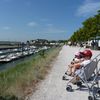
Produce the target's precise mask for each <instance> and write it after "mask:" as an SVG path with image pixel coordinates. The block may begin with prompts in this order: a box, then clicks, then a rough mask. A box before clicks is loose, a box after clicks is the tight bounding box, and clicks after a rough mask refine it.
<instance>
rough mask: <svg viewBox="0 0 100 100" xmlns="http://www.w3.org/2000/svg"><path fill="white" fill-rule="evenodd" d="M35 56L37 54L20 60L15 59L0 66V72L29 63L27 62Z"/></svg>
mask: <svg viewBox="0 0 100 100" xmlns="http://www.w3.org/2000/svg"><path fill="white" fill-rule="evenodd" d="M36 55H37V54H32V55H30V56H26V57H24V58H20V59H17V60H14V61H11V62H8V63H4V64H0V71H4V70H7V69H8V68H12V67H15V66H16V65H17V64H20V63H22V62H26V61H29V60H31V59H33V58H34V57H35V56H36Z"/></svg>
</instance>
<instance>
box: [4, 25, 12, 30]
mask: <svg viewBox="0 0 100 100" xmlns="http://www.w3.org/2000/svg"><path fill="white" fill-rule="evenodd" d="M9 29H11V27H9V26H4V27H3V30H9Z"/></svg>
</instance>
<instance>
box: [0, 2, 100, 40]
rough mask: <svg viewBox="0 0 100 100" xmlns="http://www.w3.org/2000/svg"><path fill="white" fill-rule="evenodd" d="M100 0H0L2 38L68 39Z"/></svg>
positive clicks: (92, 13)
mask: <svg viewBox="0 0 100 100" xmlns="http://www.w3.org/2000/svg"><path fill="white" fill-rule="evenodd" d="M99 9H100V0H0V40H1V41H2V40H3V41H5V40H6V41H27V40H32V39H38V38H42V39H49V40H62V39H64V40H65V39H68V38H69V37H70V36H71V35H72V34H73V32H74V31H76V30H77V29H78V28H79V27H81V26H82V24H81V23H82V22H83V21H84V20H85V19H87V18H88V17H90V16H93V15H95V14H96V13H97V10H99Z"/></svg>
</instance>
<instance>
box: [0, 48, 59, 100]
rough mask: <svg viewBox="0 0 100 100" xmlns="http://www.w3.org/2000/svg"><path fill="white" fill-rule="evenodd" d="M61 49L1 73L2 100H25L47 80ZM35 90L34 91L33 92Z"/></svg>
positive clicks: (0, 88)
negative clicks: (40, 83) (47, 75)
mask: <svg viewBox="0 0 100 100" xmlns="http://www.w3.org/2000/svg"><path fill="white" fill-rule="evenodd" d="M60 49H61V48H52V49H50V50H48V51H46V52H44V53H43V51H42V52H40V53H39V54H37V55H36V56H35V57H33V59H32V60H30V61H27V62H22V63H20V64H18V65H16V66H15V67H14V68H10V69H8V70H7V71H4V72H0V100H23V99H24V98H25V96H26V95H28V94H30V93H31V92H32V91H34V90H35V87H36V84H37V83H38V82H39V81H40V80H43V79H44V78H45V75H46V74H47V72H48V69H50V63H51V61H52V60H53V59H54V58H55V57H56V56H57V55H58V53H59V51H60ZM33 89H34V90H33Z"/></svg>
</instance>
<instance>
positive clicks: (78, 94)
mask: <svg viewBox="0 0 100 100" xmlns="http://www.w3.org/2000/svg"><path fill="white" fill-rule="evenodd" d="M79 49H80V48H78V47H69V46H63V48H62V50H61V51H60V53H59V56H58V57H57V59H56V61H55V62H54V64H53V68H52V70H51V72H50V73H49V75H47V76H46V79H45V80H44V81H42V82H41V84H40V85H39V87H38V90H37V91H36V92H35V93H33V95H32V96H31V97H30V100H88V99H87V97H88V92H87V91H85V90H84V91H79V90H75V91H74V92H67V91H66V81H63V80H62V76H63V74H64V72H65V70H66V67H67V65H68V64H69V63H70V61H71V60H72V58H73V57H74V54H75V52H77V51H79ZM82 49H83V48H82ZM99 53H100V51H93V55H94V57H95V56H96V55H97V54H99ZM73 88H76V87H75V86H73Z"/></svg>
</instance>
